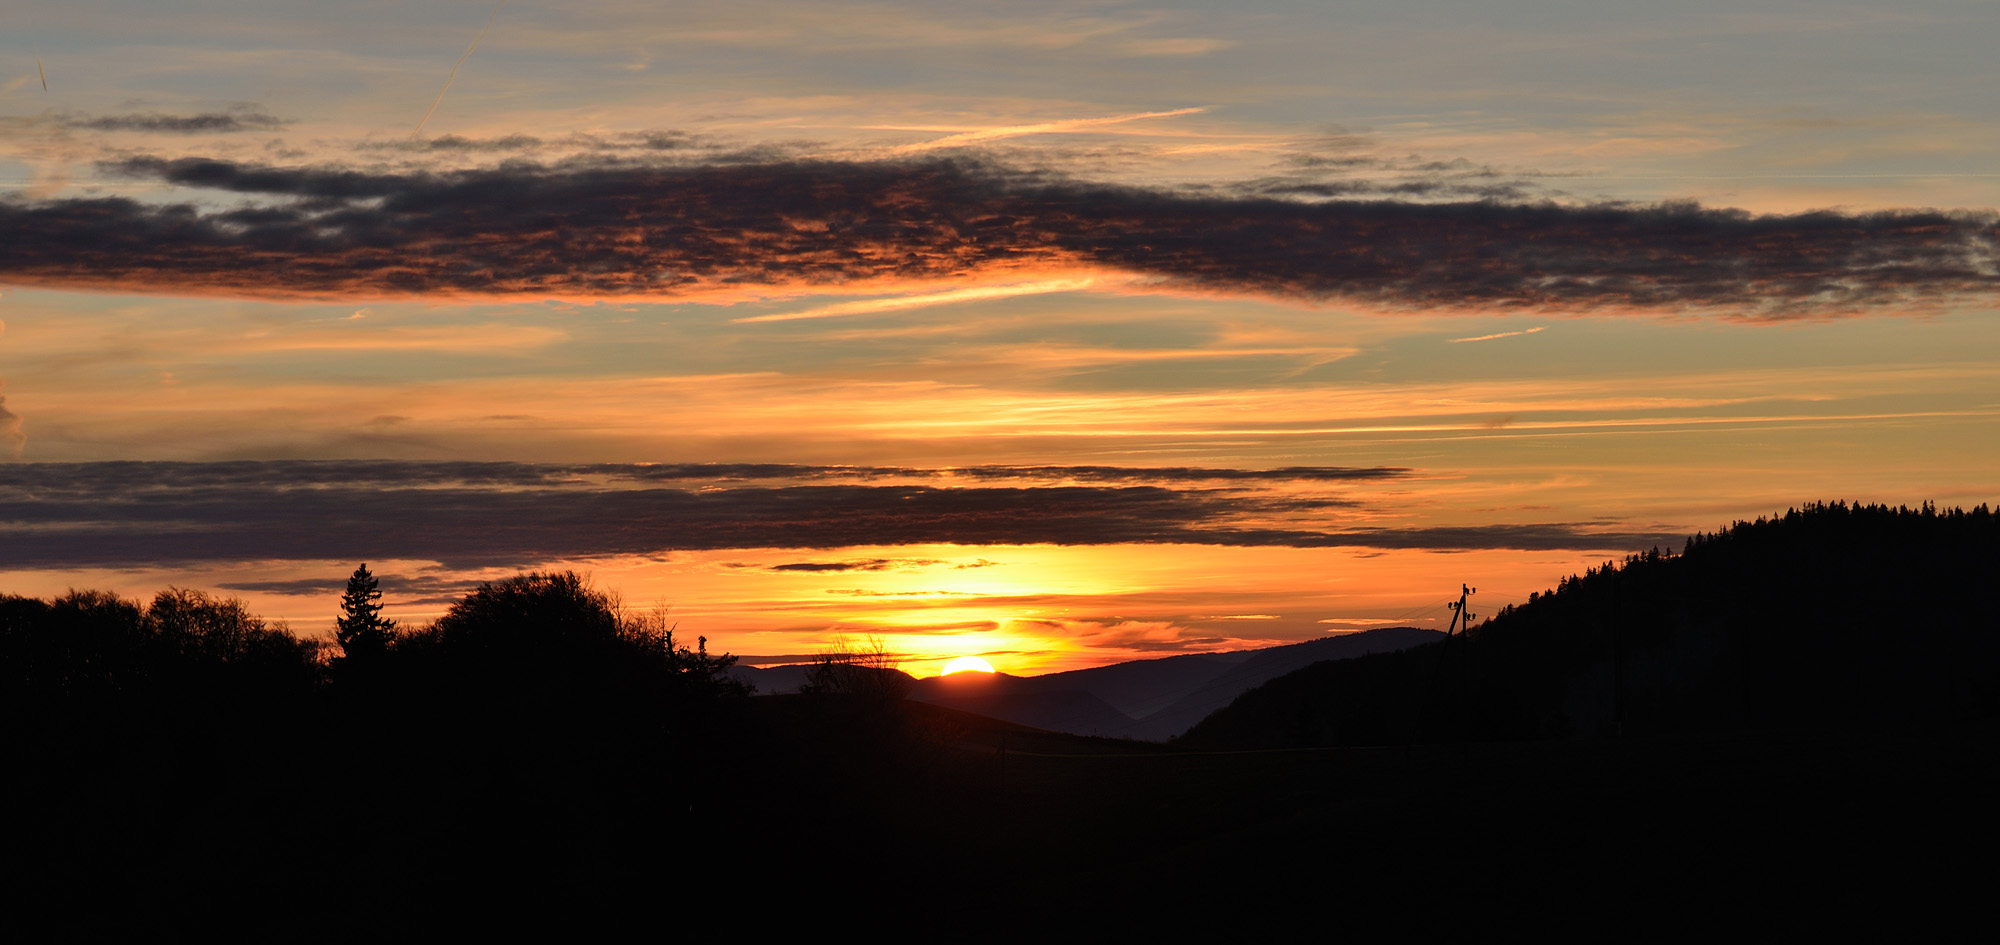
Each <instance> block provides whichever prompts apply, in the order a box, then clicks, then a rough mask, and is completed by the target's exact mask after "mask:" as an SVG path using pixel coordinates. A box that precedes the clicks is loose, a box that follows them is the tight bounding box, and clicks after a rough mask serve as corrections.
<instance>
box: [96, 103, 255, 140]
mask: <svg viewBox="0 0 2000 945" xmlns="http://www.w3.org/2000/svg"><path fill="white" fill-rule="evenodd" d="M57 121H58V122H59V123H60V124H62V125H63V126H64V127H67V128H80V129H85V130H89V131H147V132H158V133H166V134H227V133H230V132H237V131H270V130H273V129H276V128H282V127H284V126H285V125H286V124H287V122H286V121H285V120H284V119H282V118H278V117H276V116H274V115H269V114H266V113H264V112H261V111H257V110H255V109H251V108H245V109H234V110H231V111H226V112H202V113H199V114H194V115H163V114H159V113H149V114H143V115H103V116H99V117H95V118H92V117H89V116H86V115H75V114H68V115H62V116H61V117H59V118H58V119H57Z"/></svg>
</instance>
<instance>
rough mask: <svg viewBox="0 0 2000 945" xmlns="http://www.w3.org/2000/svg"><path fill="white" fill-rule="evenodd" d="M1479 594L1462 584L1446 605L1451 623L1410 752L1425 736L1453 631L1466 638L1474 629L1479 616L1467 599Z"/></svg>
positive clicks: (1412, 735) (1426, 688)
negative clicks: (1468, 632)
mask: <svg viewBox="0 0 2000 945" xmlns="http://www.w3.org/2000/svg"><path fill="white" fill-rule="evenodd" d="M1477 593H1479V588H1476V587H1471V586H1468V585H1465V584H1460V585H1459V586H1458V599H1457V600H1455V601H1449V602H1447V604H1446V606H1449V607H1450V608H1451V623H1450V624H1447V625H1446V626H1445V628H1444V639H1443V640H1440V641H1438V658H1437V662H1435V663H1433V664H1431V678H1430V679H1429V680H1428V681H1427V682H1426V683H1425V684H1424V701H1423V704H1422V706H1421V707H1420V708H1419V709H1418V710H1417V719H1416V724H1415V725H1414V726H1412V727H1411V729H1410V750H1412V751H1414V750H1415V749H1416V745H1417V740H1418V739H1419V738H1421V737H1422V736H1423V728H1424V722H1425V720H1427V719H1428V718H1429V717H1430V714H1431V697H1432V696H1433V695H1435V694H1436V690H1437V687H1438V678H1439V677H1440V676H1442V675H1444V657H1445V653H1446V652H1447V651H1449V650H1450V649H1451V634H1452V631H1453V630H1459V631H1460V633H1459V636H1460V637H1463V636H1465V631H1470V630H1471V629H1472V618H1473V617H1476V616H1478V615H1477V614H1474V613H1473V612H1472V611H1470V610H1467V609H1465V605H1466V598H1468V597H1471V596H1472V595H1474V594H1477ZM1461 628H1462V629H1461Z"/></svg>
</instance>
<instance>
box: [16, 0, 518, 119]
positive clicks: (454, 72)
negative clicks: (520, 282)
mask: <svg viewBox="0 0 2000 945" xmlns="http://www.w3.org/2000/svg"><path fill="white" fill-rule="evenodd" d="M506 5H507V0H500V2H499V3H496V4H494V5H493V12H492V13H488V14H486V28H485V29H482V30H480V31H479V35H478V36H475V37H473V38H472V45H470V46H467V47H465V54H464V55H462V56H459V57H458V61H457V62H454V63H452V64H451V74H450V75H448V76H445V78H444V88H441V89H439V90H438V97H437V98H436V100H434V101H432V102H431V107H430V111H427V112H424V117H422V118H420V119H418V120H417V127H416V130H414V131H412V132H410V137H412V138H415V137H416V136H418V135H420V134H423V133H424V122H427V121H430V120H431V112H434V111H437V110H438V104H439V103H441V102H443V101H444V93H446V92H449V91H451V82H452V80H453V79H456V78H458V67H459V66H462V65H465V60H467V59H470V58H472V51H473V50H475V49H478V48H479V41H480V40H483V39H485V38H486V34H487V33H489V32H492V30H493V18H494V17H496V16H499V15H500V8H501V7H504V6H506ZM44 84H45V85H46V83H44Z"/></svg>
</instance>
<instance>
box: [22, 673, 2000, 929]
mask: <svg viewBox="0 0 2000 945" xmlns="http://www.w3.org/2000/svg"><path fill="white" fill-rule="evenodd" d="M740 708H741V709H742V710H743V712H744V715H743V717H740V718H737V719H734V720H731V722H730V723H729V724H730V726H731V727H732V728H734V729H735V731H736V732H737V734H738V736H739V737H738V739H737V740H735V741H733V742H731V743H729V744H721V745H717V744H711V745H706V746H701V747H700V748H699V749H698V752H697V753H698V754H699V755H701V757H700V758H696V757H691V756H688V755H687V754H686V753H685V752H683V753H682V757H680V758H673V757H668V756H665V755H661V756H654V757H642V756H635V755H632V754H629V753H625V751H624V750H625V748H629V747H630V746H619V745H614V744H612V743H609V742H607V741H605V740H604V739H603V738H601V737H597V736H592V735H588V734H585V733H574V732H571V733H565V732H561V731H527V732H522V733H517V734H519V736H520V737H519V738H512V739H507V738H501V737H498V736H497V734H495V733H490V732H489V733H487V735H480V734H478V733H477V732H476V730H475V729H476V727H475V728H473V729H468V728H460V729H458V730H457V731H456V732H455V733H454V737H450V738H433V736H435V735H439V734H442V733H441V732H438V731H436V730H431V731H428V732H411V731H406V732H404V733H403V734H399V735H395V736H393V737H384V738H380V739H376V740H374V741H373V742H372V743H371V744H365V745H364V744H357V743H356V742H355V741H354V737H355V733H354V732H353V731H352V730H348V731H347V732H346V733H345V734H344V736H342V737H343V738H345V739H346V740H345V741H343V740H341V738H335V739H332V740H323V739H322V740H317V741H316V742H313V741H306V740H305V739H308V738H310V737H311V736H312V734H313V733H311V732H309V731H306V730H291V731H289V733H288V734H289V736H290V737H293V738H294V739H297V740H295V741H292V742H288V743H287V742H273V741H270V740H269V737H270V736H273V735H277V734H280V733H278V732H276V731H274V730H265V731H253V730H249V729H239V730H236V731H224V730H220V729H215V728H209V729H205V730H203V731H199V732H196V731H186V730H182V731H169V730H159V731H155V732H154V733H153V735H154V736H156V737H153V738H149V739H136V740H132V741H128V742H125V743H123V746H122V748H118V749H117V750H116V751H115V752H113V753H111V754H94V753H79V754H76V755H72V756H69V757H68V758H67V759H66V761H67V765H68V766H67V768H64V767H60V766H54V765H51V764H50V763H49V762H50V761H51V759H47V758H44V759H42V763H41V764H40V765H38V766H37V770H34V771H29V770H20V771H17V773H16V774H15V775H14V776H13V778H12V786H11V788H10V792H9V793H10V796H11V797H12V799H13V800H14V802H15V804H16V805H17V806H15V807H14V808H12V811H11V812H10V818H9V821H10V824H11V825H12V827H11V830H10V833H11V835H12V837H11V839H10V843H9V845H8V854H7V856H8V864H7V865H8V867H9V869H10V871H11V872H12V874H13V875H12V877H11V880H10V883H9V886H8V889H9V898H10V899H12V900H13V903H12V905H13V908H11V909H9V910H8V918H7V922H8V923H9V924H10V925H11V926H12V927H13V931H15V932H17V933H21V935H32V937H34V938H41V937H44V936H45V935H46V930H48V929H51V928H56V929H64V930H67V931H68V932H71V933H75V934H76V935H77V936H79V937H92V938H100V937H113V938H146V939H170V940H171V939H198V938H199V939H206V938H210V937H212V936H215V935H218V934H220V935H227V936H254V937H281V938H285V939H288V940H297V939H308V940H315V939H316V940H351V939H354V938H358V937H374V936H377V935H385V934H386V935H391V936H396V937H401V936H406V935H410V936H413V935H419V934H422V935H459V934H466V933H476V932H495V933H497V932H514V931H523V930H534V931H537V932H542V933H550V934H556V933H564V932H573V931H587V932H596V933H611V932H616V931H618V930H622V929H640V930H648V929H650V930H652V932H653V933H654V934H661V935H667V934H671V935H674V936H676V937H679V936H693V937H696V938H702V939H707V938H723V937H729V938H736V937H743V936H748V937H759V938H761V937H763V936H765V935H769V934H773V933H778V932H785V933H789V934H796V933H799V932H806V933H809V934H813V933H820V932H826V931H827V930H829V929H838V928H843V927H847V926H850V925H854V924H857V923H858V924H863V925H868V926H871V927H875V928H877V929H878V930H879V931H878V933H877V934H886V932H887V930H888V929H891V928H894V929H904V930H910V929H915V928H922V927H926V926H929V927H933V928H935V929H937V930H938V931H939V934H949V935H951V936H952V937H954V938H964V937H980V938H984V937H1011V936H1012V935H1015V934H1032V935H1035V936H1038V937H1044V936H1053V937H1056V938H1070V937H1084V936H1088V935H1095V934H1098V933H1102V934H1104V935H1124V934H1130V933H1132V932H1135V931H1139V930H1148V931H1153V932H1161V933H1177V932H1178V933H1188V932H1192V931H1195V930H1200V931H1202V932H1204V933H1213V934H1216V935H1227V934H1232V930H1235V931H1249V930H1264V931H1276V930H1280V929H1282V928H1285V927H1288V926H1289V924H1290V923H1292V922H1294V921H1298V920H1300V919H1302V918H1304V919H1310V921H1311V922H1312V923H1313V925H1314V927H1315V928H1319V929H1323V930H1325V931H1327V932H1328V933H1335V934H1337V933H1339V932H1341V931H1343V930H1344V931H1346V932H1352V933H1364V932H1365V933H1369V934H1397V933H1401V934H1433V933H1444V932H1461V933H1463V932H1475V931H1477V930H1479V929H1482V928H1496V927H1535V928H1540V927H1547V928H1568V929H1572V930H1577V931H1582V932H1586V933H1587V932H1590V931H1592V930H1593V929H1594V930H1596V931H1597V932H1601V933H1604V934H1611V935H1624V934H1639V933H1643V932H1645V931H1648V930H1654V931H1657V930H1664V929H1677V930H1686V931H1701V930H1707V931H1715V930H1720V929H1725V928H1742V927H1745V926H1746V924H1747V925H1751V926H1764V927H1770V928H1776V927H1778V926H1786V927H1796V926H1798V925H1800V924H1803V925H1805V926H1809V927H1818V928H1824V927H1833V926H1840V925H1851V924H1854V923H1868V924H1882V927H1883V928H1885V929H1886V928H1904V929H1906V930H1907V929H1914V928H1925V927H1932V926H1933V925H1935V924H1936V923H1939V922H1942V921H1943V920H1944V919H1945V917H1947V916H1953V915H1962V914H1964V913H1965V912H1966V911H1967V910H1968V909H1969V908H1971V907H1972V906H1973V905H1974V904H1976V903H1979V902H1983V901H1985V896H1986V891H1987V890H1988V888H1989V887H1990V884H1991V880H1992V877H1993V872H1994V871H1993V868H1992V866H1991V865H1990V856H1991V851H1992V846H1993V840H1994V839H1995V831H1994V829H1993V800H1994V797H1995V791H1994V789H1995V787H1996V786H2000V750H1996V746H2000V731H1996V726H1995V725H1993V724H1991V723H1976V724H1975V723H1969V724H1966V725H1963V726H1960V727H1955V728H1947V729H1939V730H1933V731H1923V732H1910V731H1891V730H1886V729H1884V730H1858V731H1849V732H1842V733H1827V732H1782V731H1766V732H1748V733H1735V734H1729V735H1711V736H1702V737H1683V738H1673V739H1656V740H1624V741H1613V740H1595V741H1546V742H1532V743H1495V744H1481V745H1465V746H1449V745H1427V746H1422V747H1418V748H1414V749H1412V748H1405V747H1385V748H1362V749H1326V750H1303V751H1272V752H1252V753H1186V752H1175V751H1170V750H1167V749H1165V748H1163V747H1161V746H1157V745H1150V744H1141V743H1130V742H1116V741H1107V740H1098V739H1087V738H1080V737H1076V736H1068V735H1059V734H1054V733H1046V732H1037V731H1034V730H1030V729H1024V728H1021V727H1018V726H1013V725H1009V724H1006V723H998V722H992V721H990V720H983V719H979V718H977V717H972V716H966V715H962V714H959V713H954V712H951V711H950V710H945V709H940V708H937V707H933V706H923V705H918V704H913V703H906V704H901V705H896V706H888V707H884V706H879V705H878V706H867V705H853V704H843V703H840V702H838V701H833V702H829V701H824V700H821V701H815V700H811V699H806V698H801V697H780V698H771V699H754V700H749V701H748V702H746V703H744V704H743V705H742V706H741V707H740ZM440 724H455V723H440ZM328 731H329V732H331V733H333V734H336V735H339V734H340V726H337V725H335V726H331V727H330V729H329V730H328ZM321 734H327V732H322V733H321ZM489 736H491V737H489ZM97 747H100V748H113V747H114V745H111V744H104V745H100V746H97ZM82 751H83V749H82V747H81V746H79V752H82ZM57 760H63V759H57ZM690 765H692V767H691V766H690ZM954 916H957V917H961V918H958V919H953V918H952V917H954ZM931 923H937V925H935V926H930V924H931ZM954 923H965V924H962V925H955V924H954ZM952 929H955V931H946V930H952ZM21 935H13V936H10V937H11V938H13V940H16V941H27V940H30V938H28V937H21Z"/></svg>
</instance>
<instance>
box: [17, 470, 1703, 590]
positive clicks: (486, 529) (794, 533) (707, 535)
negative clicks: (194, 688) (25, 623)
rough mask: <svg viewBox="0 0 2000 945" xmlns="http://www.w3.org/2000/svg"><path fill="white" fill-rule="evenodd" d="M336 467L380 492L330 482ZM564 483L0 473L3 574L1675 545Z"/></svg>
mask: <svg viewBox="0 0 2000 945" xmlns="http://www.w3.org/2000/svg"><path fill="white" fill-rule="evenodd" d="M348 465H359V466H365V467H367V468H369V469H370V470H371V472H372V475H373V477H374V478H373V479H369V480H355V481H342V480H340V479H338V478H337V477H335V476H333V475H330V473H331V472H333V471H336V470H339V469H340V468H342V467H343V466H348ZM482 467H497V468H498V469H499V470H503V471H504V470H509V469H511V470H514V471H515V473H516V474H515V475H512V476H504V475H484V476H480V475H465V473H466V472H468V470H469V471H470V472H471V473H474V474H477V473H481V472H482V471H489V472H490V471H492V470H482ZM566 468H567V467H548V468H547V470H545V472H546V474H545V475H541V476H538V477H537V476H533V475H530V473H532V472H534V471H536V470H538V469H542V468H541V467H533V466H525V465H521V464H455V463H442V464H425V463H372V464H341V463H310V462H269V463H217V464H196V463H161V464H154V463H77V464H50V465H42V464H11V465H0V495H4V496H6V497H7V498H6V500H5V504H4V505H0V568H70V567H108V566H138V565H150V564H180V563H187V562H194V561H258V560H285V559H291V560H300V559H333V560H353V561H379V560H386V559H390V558H404V559H412V558H414V559H426V560H435V561H439V562H442V563H445V564H447V565H449V566H454V567H475V566H493V567H508V566H512V567H526V566H532V565H535V564H538V563H540V562H544V561H548V560H551V559H557V558H578V557H591V556H602V555H621V554H638V555H646V554H660V553H666V552H671V551H680V550H714V549H729V548H801V549H831V548H844V547H856V546H893V545H917V544H950V543H956V544H967V545H985V544H999V545H1012V544H1062V545H1109V544H1128V543H1148V544H1151V543H1171V544H1192V545H1235V546H1249V545H1269V546H1290V547H1337V546H1351V547H1374V548H1430V549H1473V548H1527V549H1579V550H1639V549H1643V548H1645V547H1649V546H1652V545H1658V544H1669V545H1670V544H1673V543H1675V542H1677V541H1678V540H1679V536H1678V535H1675V534H1668V533H1642V532H1614V531H1606V530H1602V529H1596V528H1587V527H1580V526H1575V525H1568V524H1537V525H1503V526H1488V527H1481V528H1456V529H1410V530H1394V529H1370V530H1320V529H1316V528H1309V527H1300V526H1299V525H1298V524H1296V523H1298V522H1326V521H1329V520H1333V519H1335V518H1337V516H1338V514H1339V513H1340V512H1341V511H1342V510H1344V509H1346V508H1348V507H1350V506H1352V505H1353V504H1354V503H1353V502H1352V501H1351V500H1348V499H1344V498H1341V497H1337V496H1323V495H1300V494H1297V493H1295V492H1289V491H1288V492H1275V491H1265V490H1261V489H1245V488H1239V487H1235V486H1227V487H1219V488H1218V487H1189V486H1181V487H1174V486H1164V485H1143V486H1142V485H1063V486H1005V487H1002V486H984V485H982V486H968V487H944V486H937V485H926V484H897V485H874V484H798V485H776V486H767V485H756V486H752V485H727V484H720V485H719V484H714V483H711V484H707V485H705V486H692V485H691V486H689V487H684V488H671V487H664V486H659V485H653V484H645V483H630V482H628V483H626V484H625V485H623V486H622V487H610V486H607V485H605V484H604V483H602V482H597V483H592V482H585V481H580V480H575V479H565V478H564V476H563V475H562V474H560V473H559V472H557V471H559V470H562V469H566ZM627 468H632V467H627ZM804 468H807V469H810V468H813V467H804ZM398 472H400V473H401V474H402V475H401V477H400V479H398V478H396V476H395V474H396V473H398ZM870 560H872V559H870ZM863 565H864V566H865V565H866V562H864V563H863ZM809 567H818V565H810V566H809ZM853 567H854V566H853V565H851V564H843V565H840V566H839V569H843V570H847V569H853ZM795 569H800V568H795Z"/></svg>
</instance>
